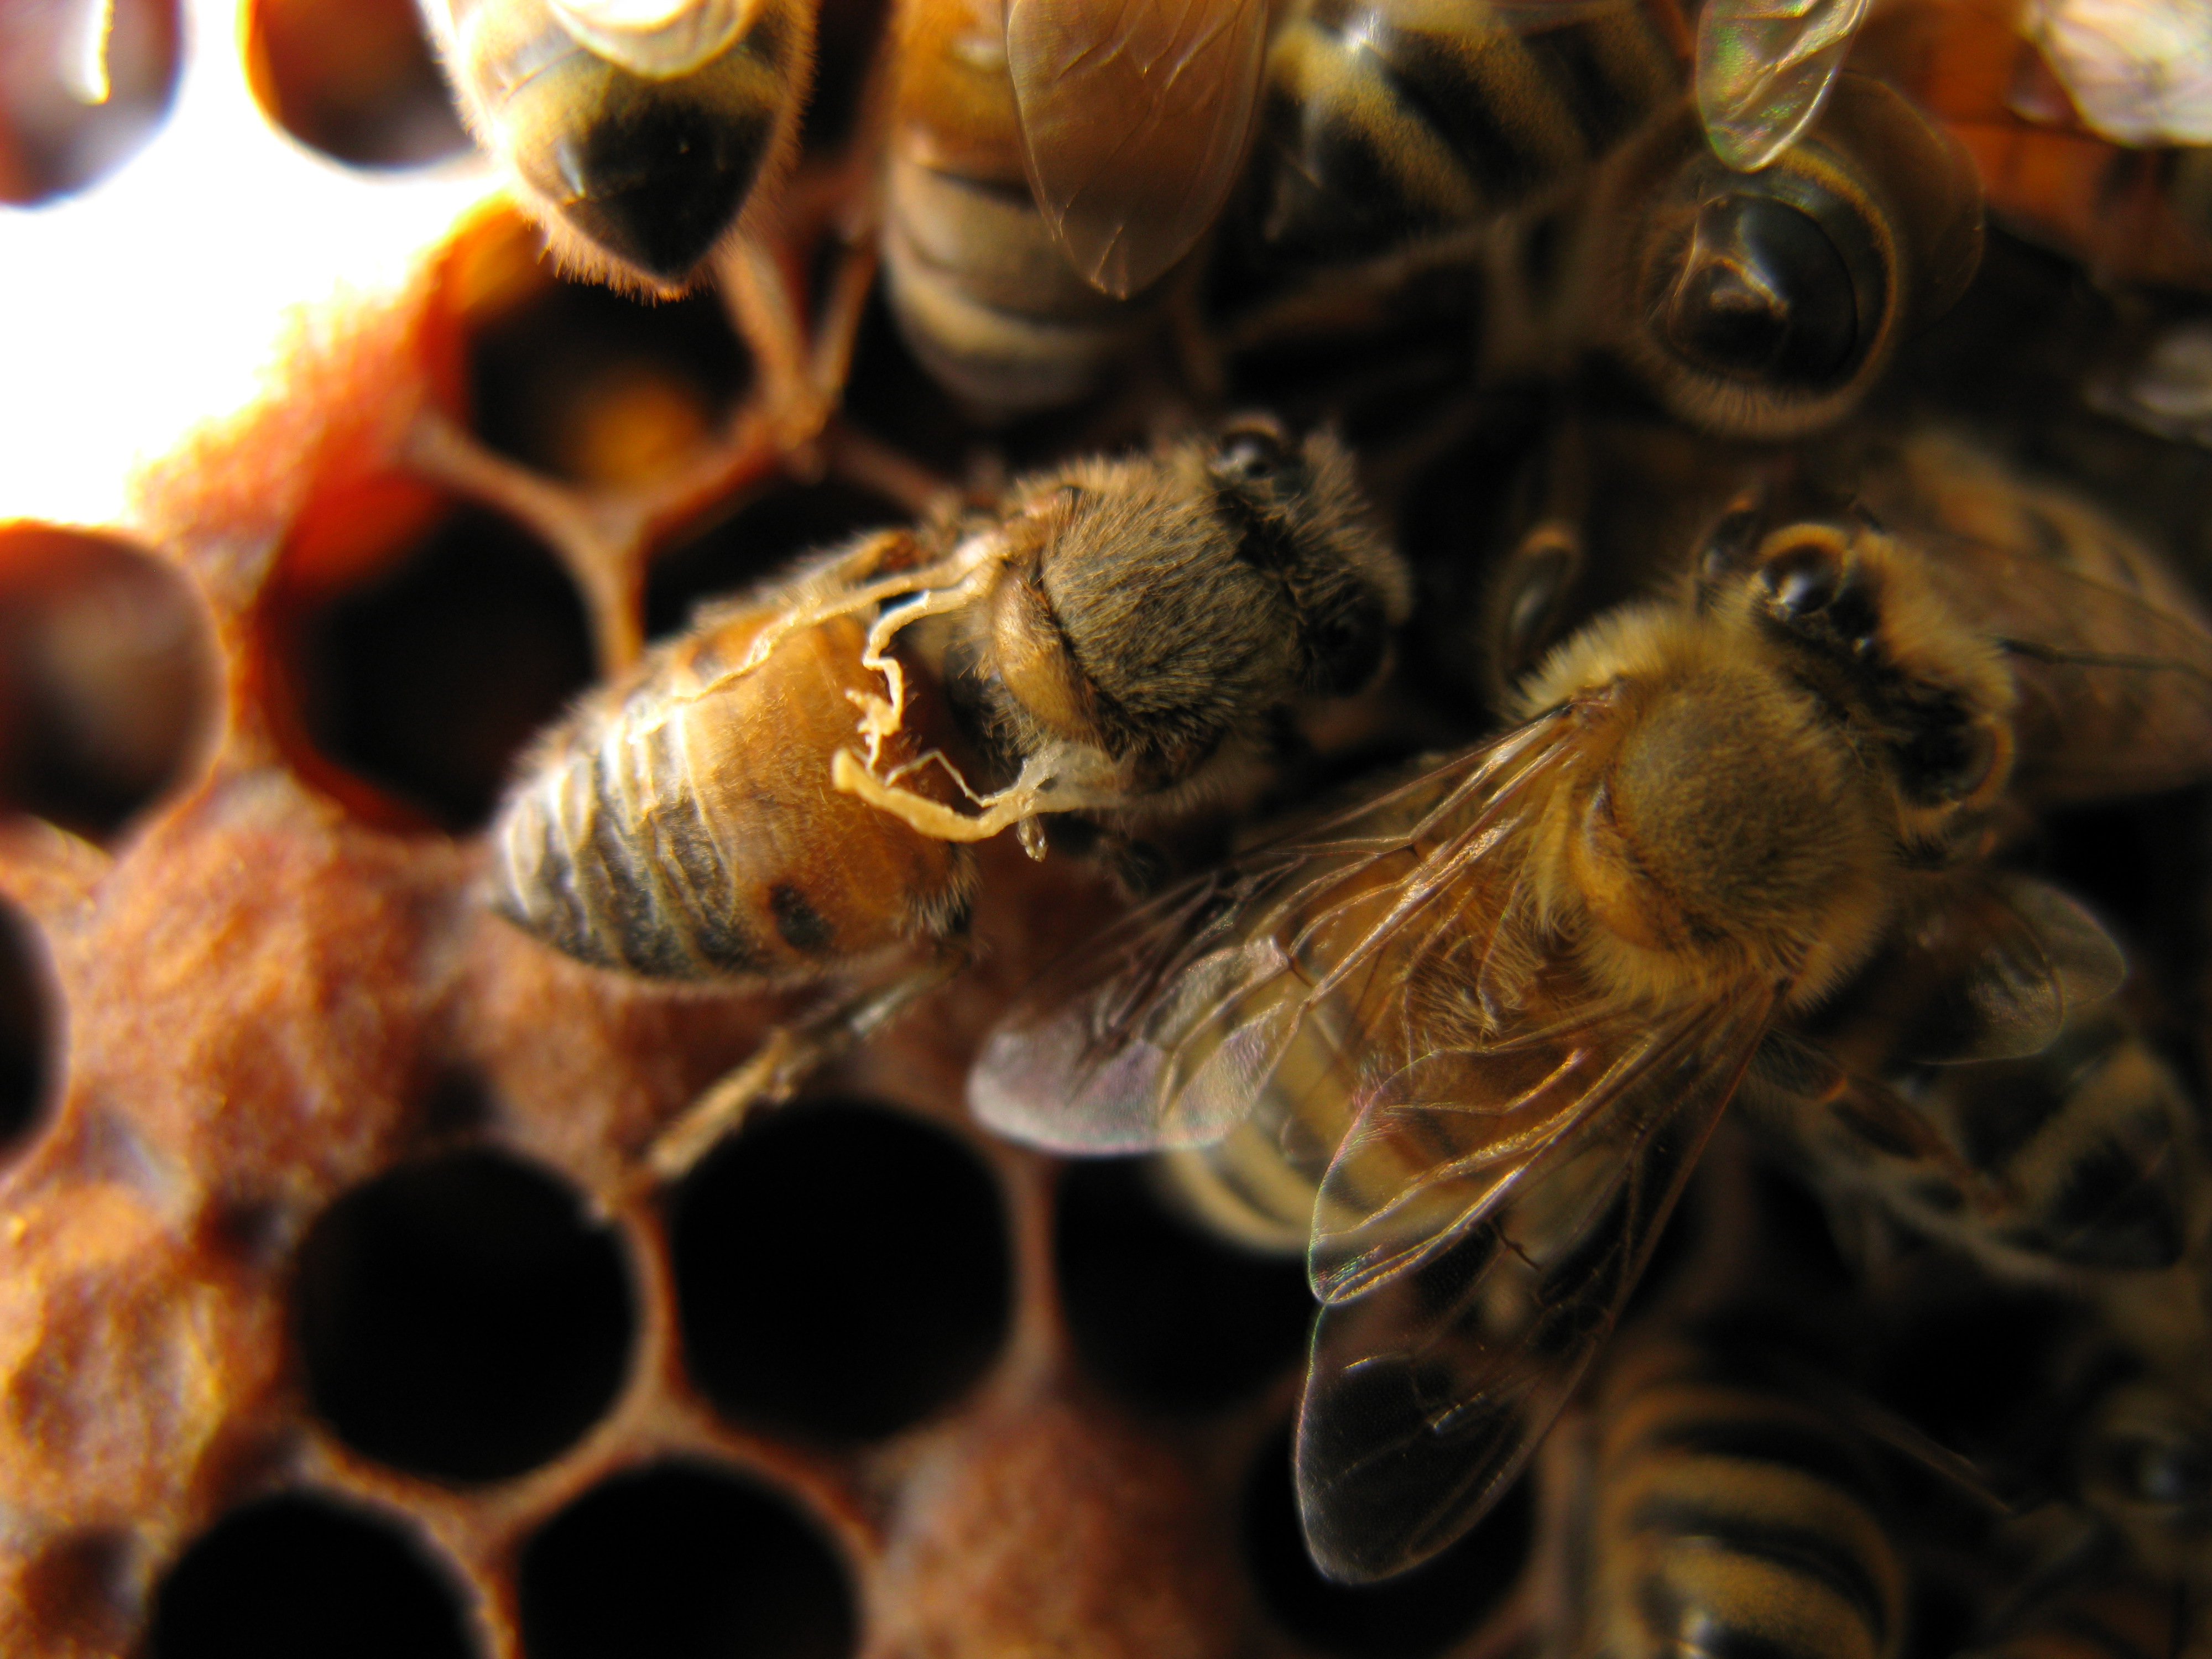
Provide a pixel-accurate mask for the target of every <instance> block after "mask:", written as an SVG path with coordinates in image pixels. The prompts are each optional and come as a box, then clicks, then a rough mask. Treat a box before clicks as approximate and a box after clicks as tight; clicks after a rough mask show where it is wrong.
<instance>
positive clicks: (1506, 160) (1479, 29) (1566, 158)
mask: <svg viewBox="0 0 2212 1659" xmlns="http://www.w3.org/2000/svg"><path fill="white" fill-rule="evenodd" d="M1680 33H1681V22H1680V15H1679V14H1677V13H1676V12H1675V10H1674V7H1673V6H1672V5H1671V4H1667V3H1660V4H1656V5H1647V4H1646V3H1645V0H1564V3H1562V0H1551V3H1548V4H1547V3H1544V0H1535V3H1515V0H1504V3H1492V0H1470V3H1468V4H1465V5H1457V6H1454V5H1438V4H1436V3H1434V0H1359V3H1344V0H1297V3H1294V4H1293V5H1292V6H1291V8H1290V9H1289V11H1288V13H1287V15H1285V18H1284V20H1283V22H1282V24H1281V25H1280V27H1279V28H1278V29H1277V31H1276V33H1275V37H1274V39H1273V41H1272V42H1271V43H1270V45H1269V46H1268V49H1267V95H1266V109H1265V115H1264V117H1263V118H1262V122H1261V134H1260V138H1259V141H1258V143H1257V144H1256V146H1255V151H1254V155H1253V165H1252V169H1251V179H1250V181H1249V185H1248V189H1249V192H1250V195H1251V197H1252V200H1251V205H1250V217H1251V221H1252V222H1251V226H1250V231H1251V240H1252V242H1253V244H1254V248H1255V253H1254V258H1255V262H1256V263H1257V264H1259V265H1260V266H1261V268H1262V269H1263V270H1265V269H1268V268H1279V267H1283V266H1296V265H1300V264H1311V263H1328V264H1342V263H1345V262H1346V261H1349V260H1353V259H1358V258H1364V257H1367V256H1370V255H1373V254H1378V253H1383V252H1388V251H1389V249H1391V248H1392V247H1395V246H1397V245H1399V244H1400V243H1401V242H1405V241H1407V240H1413V239H1416V238H1419V237H1423V236H1429V235H1434V234H1439V233H1443V232H1447V231H1451V230H1455V229H1458V228H1462V227H1465V226H1469V225H1474V224H1479V223H1480V222H1484V221H1486V220H1488V219H1491V218H1492V217H1494V216H1497V215H1498V214H1500V213H1502V212H1504V211H1506V210H1509V209H1511V208H1515V207H1517V206H1520V205H1522V204H1524V203H1526V202H1528V201H1531V200H1533V199H1537V198H1540V197H1542V196H1543V195H1544V194H1545V193H1546V192H1547V191H1551V190H1553V189H1554V188H1555V187H1557V186H1558V185H1561V184H1562V183H1564V182H1565V181H1568V180H1571V179H1575V178H1577V177H1578V176H1580V175H1581V174H1582V173H1584V172H1585V171H1586V170H1587V169H1588V168H1589V166H1590V165H1591V164H1592V163H1593V161H1595V159H1596V158H1597V157H1598V156H1599V155H1602V154H1604V153H1605V152H1606V151H1607V150H1608V149H1612V148H1613V146H1614V145H1615V144H1617V143H1620V141H1621V140H1622V139H1623V138H1625V137H1626V136H1627V135H1628V134H1629V133H1631V132H1632V131H1635V130H1636V128H1638V126H1640V125H1642V124H1643V122H1644V119H1645V118H1646V117H1648V116H1649V115H1650V114H1651V112H1653V111H1655V110H1656V109H1657V108H1658V107H1659V106H1661V105H1662V104H1663V103H1665V102H1667V101H1668V100H1670V99H1671V98H1672V97H1673V96H1674V93H1675V90H1676V88H1677V87H1678V86H1679V84H1680V69H1679V64H1678V59H1679V55H1680V52H1679V46H1678V40H1677V37H1678V36H1679V35H1680Z"/></svg>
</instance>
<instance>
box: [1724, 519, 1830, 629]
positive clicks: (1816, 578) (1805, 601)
mask: <svg viewBox="0 0 2212 1659" xmlns="http://www.w3.org/2000/svg"><path fill="white" fill-rule="evenodd" d="M1708 556H1710V555H1708ZM1843 580H1844V572H1843V566H1842V564H1841V562H1839V561H1838V558H1837V556H1836V550H1835V549H1834V548H1832V547H1831V546H1829V545H1828V544H1826V542H1825V541H1820V540H1810V539H1808V540H1805V541H1800V542H1793V543H1791V544H1789V545H1787V546H1785V547H1784V548H1783V549H1782V550H1780V551H1779V552H1778V553H1775V554H1773V555H1772V556H1770V557H1769V558H1768V559H1767V560H1766V562H1765V564H1763V565H1761V566H1760V567H1759V586H1761V587H1762V588H1764V589H1765V592H1766V595H1767V599H1768V603H1769V605H1770V607H1771V609H1772V610H1773V611H1775V613H1776V614H1777V615H1778V616H1781V617H1785V618H1787V619H1789V620H1790V621H1792V622H1796V621H1800V620H1802V619H1803V618H1806V617H1813V616H1816V615H1818V614H1819V613H1820V612H1821V611H1826V610H1828V609H1829V608H1830V607H1831V606H1832V605H1833V604H1834V603H1835V600H1836V599H1837V595H1838V590H1839V589H1840V588H1841V587H1842V586H1843Z"/></svg>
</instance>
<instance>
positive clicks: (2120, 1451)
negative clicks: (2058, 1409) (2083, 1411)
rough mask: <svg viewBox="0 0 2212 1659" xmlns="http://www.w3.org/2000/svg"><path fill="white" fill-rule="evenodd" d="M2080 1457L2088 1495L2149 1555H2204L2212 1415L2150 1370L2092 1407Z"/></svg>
mask: <svg viewBox="0 0 2212 1659" xmlns="http://www.w3.org/2000/svg"><path fill="white" fill-rule="evenodd" d="M2076 1461H2077V1465H2078V1468H2079V1479H2080V1481H2081V1497H2082V1499H2083V1501H2084V1502H2086V1503H2087V1504H2089V1505H2090V1506H2091V1507H2093V1508H2094V1509H2096V1510H2100V1511H2102V1512H2103V1513H2104V1514H2106V1516H2109V1517H2110V1518H2111V1519H2112V1521H2113V1522H2114V1523H2115V1524H2116V1525H2118V1528H2120V1530H2121V1531H2122V1532H2123V1533H2124V1534H2126V1535H2127V1537H2128V1538H2129V1539H2130V1541H2131V1542H2133V1543H2134V1544H2135V1545H2136V1548H2137V1549H2138V1550H2139V1551H2141V1552H2142V1554H2143V1556H2144V1558H2145V1559H2147V1560H2149V1561H2154V1562H2164V1561H2167V1560H2173V1561H2179V1560H2193V1559H2201V1553H2202V1552H2203V1549H2204V1547H2205V1545H2206V1541H2207V1540H2208V1539H2212V1417H2208V1416H2207V1414H2206V1413H2205V1411H2204V1408H2203V1407H2202V1406H2201V1405H2200V1404H2198V1403H2197V1401H2194V1400H2191V1399H2189V1398H2187V1397H2185V1395H2182V1394H2180V1393H2179V1391H2177V1390H2176V1389H2172V1388H2171V1387H2169V1386H2167V1385H2166V1384H2165V1383H2161V1382H2160V1381H2158V1380H2156V1379H2154V1378H2153V1377H2150V1376H2136V1377H2133V1378H2131V1379H2130V1380H2128V1381H2124V1382H2121V1383H2118V1384H2117V1385H2116V1386H2114V1387H2112V1388H2111V1389H2108V1390H2107V1391H2106V1394H2105V1395H2104V1396H2103V1397H2102V1398H2101V1399H2100V1400H2099V1401H2097V1403H2096V1404H2095V1406H2094V1407H2093V1408H2092V1409H2091V1411H2090V1412H2089V1413H2088V1419H2087V1425H2086V1427H2085V1429H2084V1431H2083V1432H2082V1435H2081V1439H2080V1442H2079V1443H2078V1449H2077V1452H2076Z"/></svg>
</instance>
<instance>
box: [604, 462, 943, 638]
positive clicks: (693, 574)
mask: <svg viewBox="0 0 2212 1659" xmlns="http://www.w3.org/2000/svg"><path fill="white" fill-rule="evenodd" d="M906 516H907V515H906V513H904V512H903V511H902V510H901V509H900V507H899V506H898V505H897V503H896V502H894V501H889V500H886V499H885V498H884V497H883V496H881V495H875V494H874V493H872V491H869V490H866V489H860V488H858V487H857V486H855V485H853V484H848V483H840V482H839V481H837V480H836V479H834V478H833V479H828V480H825V481H823V483H817V484H795V485H791V486H788V487H786V488H784V489H774V490H771V491H769V493H768V494H766V495H762V496H760V497H759V498H757V499H756V500H754V501H747V502H745V503H744V504H743V505H742V506H740V507H738V508H737V510H736V511H735V512H732V513H729V514H728V516H726V517H723V518H719V519H714V520H709V521H708V522H707V523H705V524H702V525H698V526H693V527H691V528H690V530H688V531H687V532H684V533H683V534H681V535H679V536H678V537H677V538H675V539H674V540H672V541H671V543H670V544H669V545H668V546H667V547H666V548H665V549H664V550H662V551H660V552H659V553H657V554H655V555H654V556H653V562H652V564H651V565H650V566H649V567H647V571H646V579H645V631H646V636H647V638H648V639H653V638H658V637H659V636H660V635H664V634H671V633H673V632H675V631H676V630H677V629H680V628H682V627H683V626H684V623H686V622H688V621H689V620H690V616H691V611H692V609H693V607H694V606H696V605H697V604H698V603H699V601H700V600H702V599H711V598H714V596H716V595H718V594H723V593H731V592H738V591H739V590H741V589H743V588H745V587H749V586H752V585H753V584H755V583H757V582H759V581H761V580H764V579H766V578H769V577H772V576H773V575H775V574H776V573H778V572H779V571H781V570H783V569H785V568H787V567H788V566H789V565H790V564H791V562H792V561H793V559H794V558H796V557H797V556H799V555H800V554H803V553H807V552H811V551H812V550H816V549H817V548H825V547H830V546H834V545H835V544H837V543H839V542H842V541H844V540H846V539H848V538H850V537H853V536H855V535H857V534H859V533H860V532H862V531H866V530H877V529H881V528H882V527H884V526H887V525H894V524H898V523H902V522H903V521H904V520H905V518H906Z"/></svg>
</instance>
